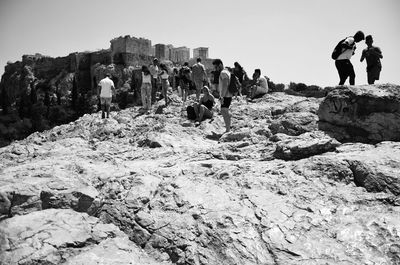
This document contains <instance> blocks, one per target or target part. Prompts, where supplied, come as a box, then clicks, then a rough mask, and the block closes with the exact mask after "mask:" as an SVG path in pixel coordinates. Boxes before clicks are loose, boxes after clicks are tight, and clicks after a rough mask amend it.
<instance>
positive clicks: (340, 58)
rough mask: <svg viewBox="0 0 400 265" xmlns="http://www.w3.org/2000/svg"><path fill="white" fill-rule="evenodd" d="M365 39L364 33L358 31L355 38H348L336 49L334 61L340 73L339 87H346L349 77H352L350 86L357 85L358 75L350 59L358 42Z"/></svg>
mask: <svg viewBox="0 0 400 265" xmlns="http://www.w3.org/2000/svg"><path fill="white" fill-rule="evenodd" d="M363 39H364V33H363V32H362V31H357V32H356V34H355V35H354V36H353V37H347V38H345V39H343V40H341V41H340V42H339V43H338V44H337V45H336V47H335V49H334V50H333V53H332V59H334V60H335V65H336V69H337V71H338V73H339V78H340V81H339V85H344V83H345V82H346V79H347V77H350V80H349V82H350V85H354V84H355V78H356V74H355V72H354V67H353V65H352V64H351V62H350V58H351V57H352V56H353V55H354V53H355V50H356V42H360V41H362V40H363Z"/></svg>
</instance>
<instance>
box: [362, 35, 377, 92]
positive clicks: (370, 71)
mask: <svg viewBox="0 0 400 265" xmlns="http://www.w3.org/2000/svg"><path fill="white" fill-rule="evenodd" d="M373 42H374V40H373V39H372V36H371V35H368V36H367V37H365V44H367V48H365V49H364V50H363V51H362V54H361V59H360V62H362V61H364V59H366V61H367V75H368V84H370V85H372V84H374V83H375V80H379V75H380V73H381V70H382V64H381V59H382V58H383V55H382V51H381V49H379V47H376V46H372V43H373Z"/></svg>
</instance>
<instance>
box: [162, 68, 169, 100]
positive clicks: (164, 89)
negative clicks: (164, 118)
mask: <svg viewBox="0 0 400 265" xmlns="http://www.w3.org/2000/svg"><path fill="white" fill-rule="evenodd" d="M160 77H161V88H162V96H163V98H164V100H165V106H168V103H169V102H168V88H169V81H168V79H169V73H168V68H167V65H166V64H163V63H162V64H160Z"/></svg>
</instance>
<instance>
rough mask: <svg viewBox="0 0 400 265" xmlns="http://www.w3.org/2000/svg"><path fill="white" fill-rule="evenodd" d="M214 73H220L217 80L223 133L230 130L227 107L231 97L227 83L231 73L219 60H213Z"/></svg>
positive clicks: (229, 116)
mask: <svg viewBox="0 0 400 265" xmlns="http://www.w3.org/2000/svg"><path fill="white" fill-rule="evenodd" d="M213 65H214V69H215V71H218V72H220V75H219V80H218V83H219V85H218V92H219V95H220V101H221V114H222V117H223V118H224V122H225V129H226V130H225V132H229V131H230V130H231V118H232V117H231V114H230V112H229V107H230V105H231V102H232V97H233V95H232V94H231V93H230V92H229V90H228V86H229V81H230V79H231V73H230V72H229V71H228V69H225V68H224V64H223V63H222V61H221V60H220V59H215V60H214V61H213Z"/></svg>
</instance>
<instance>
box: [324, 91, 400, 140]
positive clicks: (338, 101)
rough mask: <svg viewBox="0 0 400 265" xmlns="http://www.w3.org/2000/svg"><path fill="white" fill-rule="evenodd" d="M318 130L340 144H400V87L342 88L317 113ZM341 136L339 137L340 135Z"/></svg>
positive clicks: (333, 92) (332, 94) (329, 95)
mask: <svg viewBox="0 0 400 265" xmlns="http://www.w3.org/2000/svg"><path fill="white" fill-rule="evenodd" d="M318 117H319V120H320V122H319V128H320V129H321V130H325V131H327V132H329V133H331V134H332V135H333V136H335V137H337V138H341V139H339V140H348V141H363V142H370V141H372V142H380V141H399V140H400V86H397V85H390V84H385V85H367V86H342V87H337V88H336V89H335V90H333V91H332V92H330V93H329V94H328V96H327V97H326V98H325V100H324V101H323V102H322V103H321V105H320V107H319V110H318ZM338 132H340V133H338Z"/></svg>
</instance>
